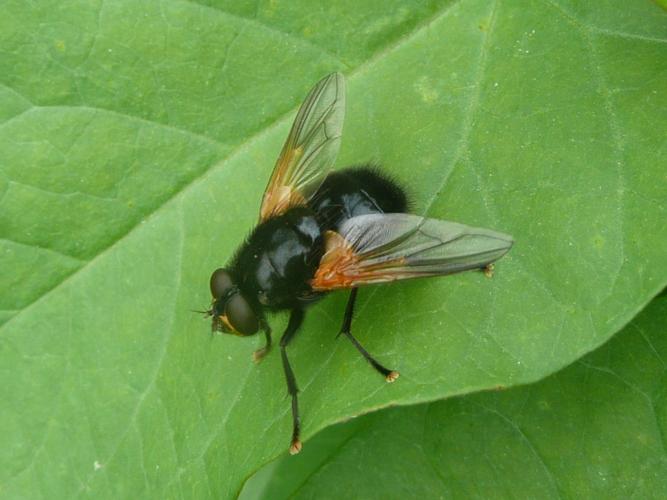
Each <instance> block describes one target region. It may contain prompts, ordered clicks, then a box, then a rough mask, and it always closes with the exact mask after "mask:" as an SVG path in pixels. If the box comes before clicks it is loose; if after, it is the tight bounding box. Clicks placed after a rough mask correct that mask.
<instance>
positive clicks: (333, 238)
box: [311, 231, 359, 290]
mask: <svg viewBox="0 0 667 500" xmlns="http://www.w3.org/2000/svg"><path fill="white" fill-rule="evenodd" d="M324 239H325V252H324V255H323V256H322V259H320V265H319V267H318V268H317V272H316V273H315V277H314V278H313V279H312V280H311V286H312V287H313V289H315V290H331V289H332V288H346V287H349V286H350V285H351V284H352V277H349V278H347V279H346V276H345V268H346V267H348V266H350V265H352V264H354V263H356V262H357V260H358V259H359V257H358V256H357V254H356V253H355V251H354V249H353V248H352V245H350V244H349V243H348V242H347V240H346V239H345V238H343V237H342V236H341V235H340V234H338V233H337V232H335V231H327V232H326V233H325V234H324Z"/></svg>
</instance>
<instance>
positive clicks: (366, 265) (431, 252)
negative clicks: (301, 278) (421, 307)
mask: <svg viewBox="0 0 667 500" xmlns="http://www.w3.org/2000/svg"><path fill="white" fill-rule="evenodd" d="M512 244H513V240H512V237H511V236H508V235H506V234H502V233H498V232H496V231H491V230H489V229H482V228H476V227H470V226H464V225H463V224H457V223H455V222H448V221H443V220H437V219H426V218H424V217H419V216H417V215H410V214H370V215H361V216H358V217H353V218H352V219H349V220H348V221H346V222H345V223H344V224H343V225H342V227H341V228H340V232H338V233H337V232H334V231H329V232H327V234H326V252H325V254H324V256H323V257H322V259H321V260H320V265H319V267H318V270H317V273H316V274H315V277H314V278H313V280H312V281H311V286H312V287H313V289H315V290H318V291H324V290H333V289H336V288H351V287H356V286H359V285H367V284H371V283H384V282H387V281H394V280H401V279H409V278H421V277H427V276H438V275H444V274H452V273H458V272H460V271H465V270H468V269H478V268H483V267H484V266H486V265H488V264H490V263H491V262H493V261H495V260H497V259H499V258H500V257H502V256H503V255H505V253H507V251H508V250H509V249H510V248H511V247H512Z"/></svg>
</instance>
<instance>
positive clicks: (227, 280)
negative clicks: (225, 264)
mask: <svg viewBox="0 0 667 500" xmlns="http://www.w3.org/2000/svg"><path fill="white" fill-rule="evenodd" d="M233 286H234V282H233V281H232V277H231V276H230V275H229V273H228V272H227V271H226V270H225V269H222V268H220V269H216V270H215V271H213V274H212V275H211V295H213V298H214V299H219V298H220V297H222V296H223V295H224V294H225V293H226V292H227V290H229V289H230V288H231V287H233Z"/></svg>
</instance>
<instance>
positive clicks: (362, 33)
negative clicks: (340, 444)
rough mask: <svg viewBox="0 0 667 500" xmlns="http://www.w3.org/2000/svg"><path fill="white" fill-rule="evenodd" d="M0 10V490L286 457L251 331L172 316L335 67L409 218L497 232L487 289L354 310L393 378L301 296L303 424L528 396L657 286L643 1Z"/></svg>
mask: <svg viewBox="0 0 667 500" xmlns="http://www.w3.org/2000/svg"><path fill="white" fill-rule="evenodd" d="M4 13H5V15H4V16H1V17H0V40H1V41H2V44H0V47H1V48H0V50H1V51H2V57H0V75H2V78H1V80H0V81H1V82H2V83H1V84H0V103H2V104H1V105H0V118H2V119H4V122H3V123H2V124H0V172H1V175H0V196H1V198H0V248H1V251H0V255H2V262H0V265H1V267H2V269H3V272H2V274H1V275H0V285H2V286H1V287H0V309H2V316H1V317H0V318H2V319H4V320H5V321H6V322H5V323H4V325H2V327H0V356H1V364H0V366H1V370H2V376H3V381H4V383H3V384H2V389H0V397H2V400H3V401H4V402H5V407H6V409H7V410H6V411H5V412H3V413H2V415H1V416H0V427H1V428H2V429H3V430H4V432H3V434H2V442H1V443H0V444H2V452H0V470H1V471H2V472H0V491H2V492H3V493H4V494H6V496H10V497H16V496H24V497H34V496H40V495H41V496H49V497H54V496H55V497H67V498H71V497H72V496H76V495H80V494H84V493H90V494H92V495H95V496H102V497H128V496H142V497H145V496H155V497H165V496H167V497H173V496H185V497H189V496H198V497H201V496H214V497H228V496H231V495H233V494H235V493H236V492H237V491H239V489H240V486H241V484H242V482H243V480H244V479H245V478H246V477H247V476H248V475H249V474H251V473H252V472H253V471H255V470H256V469H257V468H258V467H259V466H260V465H261V464H263V463H266V462H268V461H269V460H271V459H273V458H274V457H276V456H277V455H278V454H279V453H281V452H284V450H285V449H286V448H287V445H288V442H289V432H290V416H289V401H288V400H287V399H286V398H285V386H284V381H283V375H282V368H281V365H280V357H279V356H277V355H276V353H273V355H271V356H269V357H268V358H267V359H266V360H265V361H264V362H263V363H262V364H261V365H260V366H254V365H253V364H252V363H251V362H250V353H251V352H252V351H253V349H255V348H256V347H257V346H258V345H259V342H260V339H257V340H256V341H253V340H248V339H238V338H232V337H224V338H214V339H209V338H208V325H207V324H206V323H205V322H203V321H202V320H201V318H200V317H198V316H197V315H195V314H193V313H191V312H190V310H191V309H200V308H201V307H203V306H205V305H206V304H207V303H208V301H209V300H210V298H209V296H208V290H207V289H208V286H207V281H208V277H209V275H210V272H211V271H212V270H213V269H215V268H216V267H219V266H220V265H222V264H224V262H225V261H226V260H227V259H228V258H229V257H230V255H231V254H232V252H233V251H234V248H235V247H236V245H237V244H238V243H239V242H240V241H241V240H242V238H243V236H244V235H245V234H247V232H248V231H249V230H250V228H251V227H252V226H253V224H254V223H255V222H256V217H257V212H258V206H259V200H260V199H261V194H262V191H263V189H264V186H265V183H266V180H267V179H268V177H269V175H270V171H271V168H272V166H273V163H274V161H275V157H276V156H277V154H278V151H279V149H280V146H281V143H282V141H283V139H284V137H285V136H286V134H287V130H288V127H289V124H290V120H291V118H292V114H291V113H288V112H289V110H294V109H295V107H296V106H297V105H298V103H299V102H300V100H301V99H303V97H304V95H305V93H306V92H307V89H308V88H309V87H310V86H311V85H312V84H313V83H315V81H317V79H318V78H319V77H321V76H323V75H324V74H326V73H328V72H330V71H334V70H343V71H344V72H345V73H346V75H347V76H348V78H349V94H348V110H347V111H348V112H347V121H346V129H345V133H344V138H343V146H342V151H341V157H340V159H339V165H341V166H344V165H349V164H353V163H358V162H365V161H369V160H373V161H378V162H380V163H381V164H382V165H383V167H382V168H383V170H385V171H387V172H388V173H390V174H392V175H393V176H395V177H396V178H397V179H398V180H399V181H400V182H403V183H404V184H405V185H406V187H407V189H408V191H409V193H410V196H411V198H412V200H413V209H414V211H415V212H417V213H424V214H428V215H430V216H433V217H439V218H447V219H451V220H456V221H459V222H464V223H467V224H471V225H477V226H484V227H490V228H493V229H496V230H499V231H504V232H508V233H510V234H513V235H514V237H515V238H516V240H517V244H516V246H515V248H514V249H513V250H512V251H511V252H510V254H509V255H508V257H506V258H504V259H503V260H502V261H501V262H500V263H499V265H498V266H497V273H496V276H495V278H494V279H493V280H490V281H489V280H487V279H486V278H484V276H482V275H481V274H480V273H472V274H467V275H461V276H455V277H450V278H445V279H437V280H430V281H415V282H408V283H401V284H396V285H392V286H387V287H376V288H373V289H369V290H363V291H362V292H361V293H360V299H361V300H360V302H359V307H358V309H357V317H356V320H355V323H354V327H353V331H354V332H355V333H356V335H357V337H358V338H359V340H360V341H361V342H362V343H363V344H364V345H365V346H366V347H367V348H368V350H369V351H370V352H372V353H373V354H374V355H375V356H376V357H378V358H379V359H380V360H381V361H383V362H385V363H386V364H388V365H390V366H391V367H392V368H396V369H399V370H400V371H401V373H402V377H401V379H399V381H398V382H397V383H395V384H392V385H387V384H384V382H383V381H382V380H381V379H380V378H379V377H376V376H375V374H374V373H372V372H371V371H370V369H369V368H368V366H367V365H366V364H365V362H364V360H363V359H361V357H360V356H358V354H357V352H356V351H355V350H354V349H353V347H352V346H351V345H349V344H347V343H345V342H344V339H341V340H340V341H336V340H335V339H334V336H335V333H336V331H337V328H338V326H339V321H340V319H341V318H340V316H341V315H342V309H343V307H344V300H345V297H344V295H341V294H338V295H334V296H332V297H331V298H330V299H327V300H326V301H324V302H322V303H321V304H319V305H318V306H317V307H315V308H313V310H312V312H311V313H310V314H309V315H308V317H307V320H306V323H305V325H304V328H303V332H302V333H301V335H300V336H298V337H297V339H296V341H295V342H294V345H293V347H292V346H290V356H291V358H292V360H293V365H294V368H295V372H296V375H297V379H298V381H299V384H300V388H301V390H302V393H301V398H300V404H301V408H302V417H303V424H304V437H306V438H307V437H309V436H311V435H313V434H314V433H315V432H316V431H317V430H319V429H321V428H323V427H325V426H326V425H328V424H331V423H333V422H336V421H340V420H341V419H345V418H348V417H350V416H352V415H357V414H360V413H363V412H368V411H370V410H372V409H375V408H380V407H384V406H387V405H390V404H408V403H416V402H424V401H427V400H434V399H440V398H443V397H447V396H452V395H455V394H463V393H468V392H471V391H476V390H479V389H483V388H489V387H495V386H499V385H502V386H510V385H515V384H520V383H526V382H529V381H534V380H536V379H539V378H541V377H543V376H545V375H547V374H549V373H551V372H553V371H555V370H557V369H559V368H560V367H562V366H564V365H565V364H567V363H570V362H571V361H572V360H574V359H576V358H578V357H580V356H581V355H582V354H584V353H586V352H588V351H590V350H592V349H593V348H595V347H596V346H598V345H600V344H601V343H603V342H605V341H606V340H607V339H608V338H609V336H610V335H611V334H612V333H613V332H615V331H616V330H618V329H619V328H620V327H621V326H622V325H623V324H624V323H625V322H627V321H628V320H629V318H631V317H632V316H633V315H634V314H635V313H636V312H637V311H638V310H640V309H641V308H642V307H643V306H644V304H646V303H647V301H648V300H650V298H651V297H652V296H653V295H655V293H657V291H658V290H659V289H660V288H661V287H662V286H664V284H665V283H666V282H667V267H666V266H665V265H664V255H665V253H666V251H667V234H666V233H667V228H666V227H665V225H664V224H662V221H664V220H665V215H666V209H665V202H664V200H665V199H666V198H667V182H665V181H666V180H667V178H666V177H665V172H664V168H662V163H661V161H662V158H663V157H664V152H665V144H666V142H665V137H664V130H663V127H661V126H660V124H661V123H662V120H663V116H662V110H664V109H665V106H666V105H667V97H666V96H665V93H664V92H663V82H664V80H665V75H666V72H667V56H666V54H665V50H664V47H665V43H667V42H666V40H667V24H666V23H665V20H666V16H665V13H664V12H663V11H661V10H660V9H659V8H658V7H657V6H656V5H654V4H653V3H651V2H648V1H639V0H637V1H636V2H633V3H632V4H631V6H627V7H626V6H623V8H621V7H618V6H617V4H615V3H613V2H609V1H606V2H604V1H599V2H587V3H586V4H585V5H580V2H566V1H561V2H556V1H547V0H541V1H527V0H526V1H522V2H506V1H496V2H487V1H484V0H458V1H443V2H426V1H424V2H414V5H411V6H409V7H408V6H406V4H405V3H404V2H399V1H395V2H394V3H393V4H388V3H387V2H386V1H383V2H379V1H378V2H362V3H359V2H349V4H348V5H346V4H340V3H338V2H337V3H335V4H334V3H332V5H331V6H328V7H322V8H317V9H315V8H308V7H307V6H306V5H305V4H304V3H302V2H298V3H293V2H290V3H289V6H288V5H284V4H283V3H281V2H269V3H267V4H264V3H261V4H259V6H258V8H257V9H256V10H255V6H253V7H252V8H247V7H246V6H245V5H240V4H238V3H237V2H229V4H228V5H227V4H223V3H211V5H210V6H206V5H201V4H197V3H195V2H188V1H180V0H167V1H164V2H159V3H155V2H143V3H141V2H134V1H132V2H130V1H118V2H97V3H93V2H83V1H81V2H74V1H71V0H65V1H61V2H41V3H38V4H31V7H30V8H26V6H25V4H24V3H23V2H6V4H5V9H4ZM286 113H288V115H286ZM378 291H381V292H380V293H377V292H378ZM282 323H284V318H280V317H278V318H276V320H275V321H274V323H273V325H274V330H275V331H276V332H279V331H280V326H281V324H282ZM306 446H308V443H307V442H306Z"/></svg>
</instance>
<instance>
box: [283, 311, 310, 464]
mask: <svg viewBox="0 0 667 500" xmlns="http://www.w3.org/2000/svg"><path fill="white" fill-rule="evenodd" d="M303 316H304V314H303V310H302V309H293V310H292V313H291V314H290V317H289V323H288V324H287V329H286V330H285V333H283V336H282V337H281V338H280V354H281V356H282V359H283V369H284V370H285V378H286V379H287V392H288V393H289V395H290V396H291V397H292V444H291V446H290V449H289V452H290V453H291V454H292V455H295V454H297V453H299V452H300V451H301V440H300V439H299V432H300V427H301V426H300V423H299V402H298V401H297V393H298V392H299V388H298V387H297V386H296V378H294V372H293V371H292V367H291V366H290V364H289V359H287V350H286V348H287V344H289V343H290V340H292V338H293V337H294V334H295V333H296V332H297V330H298V329H299V327H300V326H301V323H302V322H303Z"/></svg>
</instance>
